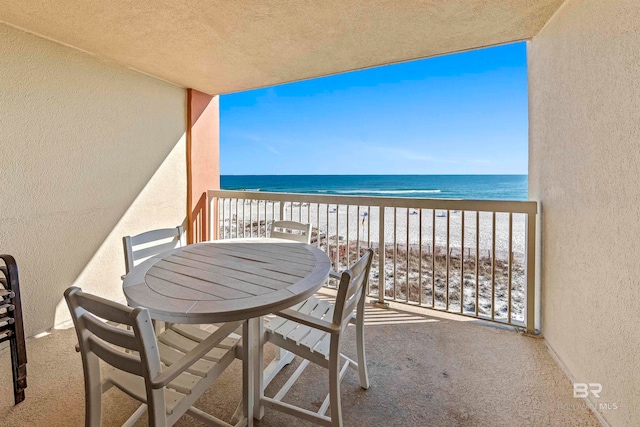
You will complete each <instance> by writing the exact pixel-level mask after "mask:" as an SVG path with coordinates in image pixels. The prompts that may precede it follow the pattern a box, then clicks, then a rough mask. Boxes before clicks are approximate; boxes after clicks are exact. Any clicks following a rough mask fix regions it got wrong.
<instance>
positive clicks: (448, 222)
mask: <svg viewBox="0 0 640 427" xmlns="http://www.w3.org/2000/svg"><path fill="white" fill-rule="evenodd" d="M450 218H451V211H450V210H449V209H447V276H446V282H445V283H446V294H445V307H446V310H447V311H449V263H450V261H451V260H450V259H449V258H450V257H449V255H450V254H449V250H450V249H449V248H450V239H451V230H450V225H451V222H450Z"/></svg>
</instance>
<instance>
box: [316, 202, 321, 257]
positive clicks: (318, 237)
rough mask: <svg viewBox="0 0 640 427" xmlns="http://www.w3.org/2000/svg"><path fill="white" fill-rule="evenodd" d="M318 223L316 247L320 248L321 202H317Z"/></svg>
mask: <svg viewBox="0 0 640 427" xmlns="http://www.w3.org/2000/svg"><path fill="white" fill-rule="evenodd" d="M316 211H317V213H316V223H317V228H316V233H317V234H316V247H317V248H318V249H319V248H320V203H316Z"/></svg>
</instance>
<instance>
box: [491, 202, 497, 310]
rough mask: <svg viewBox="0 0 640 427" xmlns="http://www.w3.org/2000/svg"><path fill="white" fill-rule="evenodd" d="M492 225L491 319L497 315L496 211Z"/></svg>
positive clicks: (493, 213)
mask: <svg viewBox="0 0 640 427" xmlns="http://www.w3.org/2000/svg"><path fill="white" fill-rule="evenodd" d="M492 221H493V223H492V225H491V320H494V319H495V317H496V213H495V211H494V212H492Z"/></svg>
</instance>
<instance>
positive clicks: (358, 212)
mask: <svg viewBox="0 0 640 427" xmlns="http://www.w3.org/2000/svg"><path fill="white" fill-rule="evenodd" d="M357 217H358V219H357V223H356V239H357V242H356V259H358V258H360V205H358V210H357ZM362 231H364V230H362ZM367 292H368V290H367Z"/></svg>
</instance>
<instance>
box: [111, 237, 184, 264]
mask: <svg viewBox="0 0 640 427" xmlns="http://www.w3.org/2000/svg"><path fill="white" fill-rule="evenodd" d="M122 244H123V246H124V263H125V268H126V272H127V273H129V271H131V270H132V269H133V267H135V266H136V265H138V264H140V263H141V262H142V261H144V260H146V259H148V258H151V257H152V256H154V255H158V254H159V253H160V252H164V251H168V250H170V249H175V248H179V247H181V246H183V245H184V244H185V242H184V229H183V228H182V226H181V225H180V226H178V227H175V228H161V229H158V230H151V231H147V232H144V233H141V234H138V235H136V236H125V237H123V238H122Z"/></svg>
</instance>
